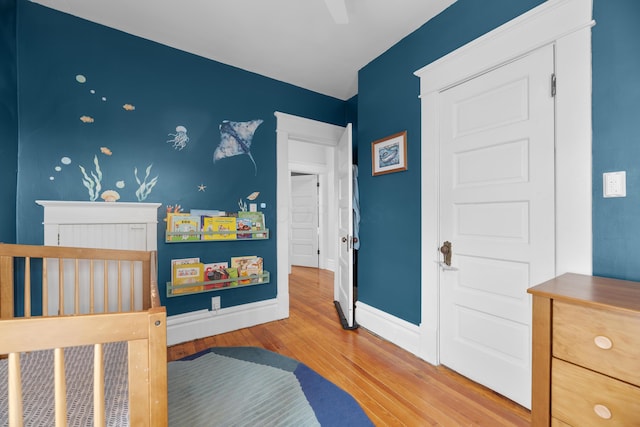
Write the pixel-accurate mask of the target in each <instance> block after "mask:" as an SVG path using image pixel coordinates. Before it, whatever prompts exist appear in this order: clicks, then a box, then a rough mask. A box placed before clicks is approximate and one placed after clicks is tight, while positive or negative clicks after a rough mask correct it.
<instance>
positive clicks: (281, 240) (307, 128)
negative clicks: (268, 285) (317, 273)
mask: <svg viewBox="0 0 640 427" xmlns="http://www.w3.org/2000/svg"><path fill="white" fill-rule="evenodd" d="M274 114H275V116H276V119H277V126H276V132H277V138H276V203H277V208H278V211H277V215H276V221H277V231H276V237H277V244H276V253H277V257H278V262H277V271H278V273H277V274H278V285H277V292H278V295H277V304H278V315H279V317H280V318H286V317H289V198H290V194H289V193H290V191H289V187H290V186H289V176H290V171H289V139H290V138H291V139H295V140H298V141H302V142H310V143H313V144H321V145H326V146H330V147H335V146H337V145H338V142H339V141H340V137H341V136H342V134H343V133H344V127H340V126H336V125H332V124H328V123H323V122H319V121H316V120H311V119H306V118H303V117H298V116H293V115H290V114H286V113H281V112H278V111H276V112H275V113H274ZM331 169H332V170H333V168H331ZM329 173H330V174H331V173H332V172H329ZM328 205H329V206H328V208H329V212H330V215H335V214H334V213H333V212H334V211H335V210H336V209H337V208H335V201H333V200H328ZM329 223H332V222H331V221H329ZM335 223H336V222H335V221H333V224H335ZM328 235H329V236H335V238H336V239H337V236H338V233H337V231H335V232H332V231H329V233H328Z"/></svg>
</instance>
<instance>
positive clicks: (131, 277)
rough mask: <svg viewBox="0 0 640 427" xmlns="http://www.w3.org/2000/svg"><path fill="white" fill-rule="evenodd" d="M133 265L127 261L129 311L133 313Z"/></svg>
mask: <svg viewBox="0 0 640 427" xmlns="http://www.w3.org/2000/svg"><path fill="white" fill-rule="evenodd" d="M134 273H135V265H134V263H133V262H132V261H129V311H134V310H135V306H136V304H135V303H136V301H135V298H136V297H135V292H134V291H135V276H134Z"/></svg>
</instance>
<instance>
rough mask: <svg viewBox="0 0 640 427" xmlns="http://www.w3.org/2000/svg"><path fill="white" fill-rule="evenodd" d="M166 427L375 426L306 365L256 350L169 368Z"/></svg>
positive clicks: (209, 353) (202, 356) (222, 352)
mask: <svg viewBox="0 0 640 427" xmlns="http://www.w3.org/2000/svg"><path fill="white" fill-rule="evenodd" d="M168 383H169V426H172V427H180V426H188V427H200V426H223V427H225V426H252V427H253V426H265V427H266V426H296V427H302V426H350V427H359V426H373V423H372V422H371V421H370V420H369V418H368V417H367V415H366V414H365V413H364V411H363V410H362V408H361V407H360V405H359V404H358V402H356V401H355V399H354V398H353V397H352V396H351V395H350V394H348V393H346V392H345V391H344V390H342V389H340V388H339V387H337V386H336V385H335V384H333V383H331V382H330V381H327V380H326V379H324V378H323V377H322V376H321V375H319V374H318V373H316V372H315V371H313V370H311V369H310V368H308V367H307V366H305V365H304V364H302V363H300V362H298V361H297V360H294V359H291V358H289V357H285V356H282V355H280V354H277V353H274V352H271V351H268V350H265V349H262V348H258V347H216V348H210V349H208V350H205V351H203V352H200V353H198V354H195V355H193V356H189V357H187V358H184V359H181V360H177V361H174V362H169V366H168Z"/></svg>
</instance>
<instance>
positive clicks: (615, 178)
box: [602, 171, 627, 197]
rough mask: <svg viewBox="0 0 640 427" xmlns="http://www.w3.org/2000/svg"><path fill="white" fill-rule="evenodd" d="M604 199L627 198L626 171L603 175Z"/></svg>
mask: <svg viewBox="0 0 640 427" xmlns="http://www.w3.org/2000/svg"><path fill="white" fill-rule="evenodd" d="M602 189H603V194H602V195H603V197H627V174H626V172H625V171H619V172H606V173H603V174H602Z"/></svg>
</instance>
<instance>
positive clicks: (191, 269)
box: [171, 262, 204, 294]
mask: <svg viewBox="0 0 640 427" xmlns="http://www.w3.org/2000/svg"><path fill="white" fill-rule="evenodd" d="M171 277H172V284H173V286H174V288H173V293H174V294H182V293H189V292H199V291H202V290H203V289H204V287H203V286H202V285H199V286H188V287H178V288H176V287H175V286H179V285H186V284H189V283H202V282H204V265H203V264H202V263H201V262H197V263H193V264H181V263H177V264H175V265H174V266H173V272H172V275H171Z"/></svg>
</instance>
